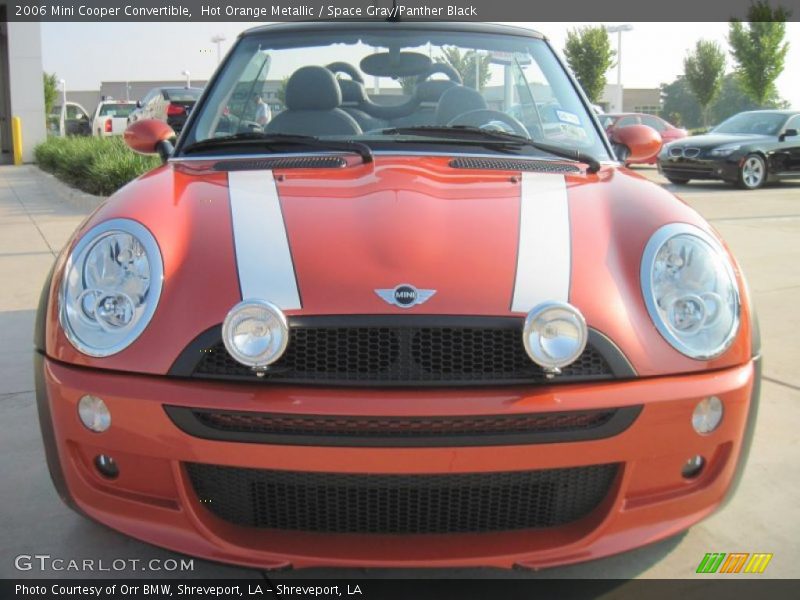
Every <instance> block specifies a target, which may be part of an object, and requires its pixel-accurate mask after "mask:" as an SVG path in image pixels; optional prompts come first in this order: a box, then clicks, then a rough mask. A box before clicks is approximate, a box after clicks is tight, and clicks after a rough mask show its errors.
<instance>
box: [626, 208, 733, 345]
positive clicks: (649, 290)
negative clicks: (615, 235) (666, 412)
mask: <svg viewBox="0 0 800 600" xmlns="http://www.w3.org/2000/svg"><path fill="white" fill-rule="evenodd" d="M641 281H642V292H643V293H644V299H645V303H646V305H647V310H648V312H649V313H650V317H651V318H652V319H653V323H655V325H656V327H657V328H658V330H659V332H660V333H661V335H662V336H664V338H665V339H666V340H667V341H668V342H669V343H670V344H671V345H672V346H673V347H674V348H675V349H676V350H678V351H679V352H681V353H683V354H685V355H686V356H689V357H690V358H694V359H698V360H705V359H709V358H714V357H716V356H719V355H720V354H722V353H723V352H724V351H725V350H727V349H728V347H729V346H730V345H731V343H732V342H733V339H734V338H735V337H736V333H737V332H738V330H739V288H738V286H737V284H736V277H735V276H734V273H733V267H732V266H731V263H730V260H729V259H728V256H727V254H726V253H725V251H724V249H723V248H722V247H721V246H720V244H719V243H718V242H717V241H716V240H715V239H714V238H712V237H711V236H710V235H708V234H707V233H705V232H704V231H702V230H700V229H698V228H697V227H693V226H691V225H688V224H683V223H674V224H671V225H665V226H664V227H661V228H660V229H659V230H658V231H656V232H655V233H654V234H653V236H652V237H651V238H650V241H649V242H648V243H647V246H646V247H645V251H644V256H643V257H642V268H641Z"/></svg>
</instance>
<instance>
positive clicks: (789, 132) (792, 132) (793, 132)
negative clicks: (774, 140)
mask: <svg viewBox="0 0 800 600" xmlns="http://www.w3.org/2000/svg"><path fill="white" fill-rule="evenodd" d="M796 135H797V129H787V130H786V131H784V132H783V133H782V134H781V135H780V137H778V141H779V142H782V141H784V140H785V139H786V138H787V137H794V136H796Z"/></svg>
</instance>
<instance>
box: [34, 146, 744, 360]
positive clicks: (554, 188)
mask: <svg viewBox="0 0 800 600" xmlns="http://www.w3.org/2000/svg"><path fill="white" fill-rule="evenodd" d="M547 165H548V163H544V167H545V170H546V171H548V172H543V173H520V171H517V170H510V169H513V166H512V167H509V170H496V169H485V168H481V167H485V166H486V161H481V160H477V161H475V162H474V163H473V165H471V166H472V167H474V168H455V167H454V166H452V165H451V161H450V159H449V158H447V157H434V156H428V157H416V156H415V157H402V156H380V155H379V156H377V157H376V159H375V162H374V163H371V164H367V165H362V164H360V161H359V160H358V159H353V160H352V161H351V164H349V165H348V166H346V167H343V168H333V169H331V168H326V169H309V168H306V169H281V170H275V171H269V170H265V169H258V167H259V166H260V165H259V164H258V161H253V160H250V161H242V162H238V161H225V162H224V163H214V162H184V163H179V162H174V163H170V164H168V165H167V166H164V167H162V168H160V169H157V170H156V171H153V172H151V173H149V174H147V175H145V176H143V177H142V178H140V179H138V180H136V181H135V182H132V183H131V184H129V185H127V186H126V187H125V188H123V189H122V190H121V191H119V192H118V193H117V194H116V195H115V196H114V197H113V198H112V199H110V200H109V201H108V202H107V203H105V204H104V205H103V206H102V207H101V208H100V209H99V210H97V211H96V212H95V213H94V215H92V217H91V218H90V219H89V220H88V221H87V223H85V224H84V226H83V227H82V228H81V230H79V231H78V232H77V233H76V236H75V238H74V239H73V241H72V242H71V244H70V246H71V245H72V244H74V243H75V241H76V240H77V239H78V238H79V237H80V236H81V235H82V234H83V233H84V232H85V231H87V230H88V229H89V228H90V227H92V226H94V225H96V224H98V223H100V222H102V221H106V220H108V219H112V218H134V219H136V220H138V221H139V222H141V223H142V224H143V225H145V226H146V227H147V228H148V229H150V231H151V232H152V233H153V235H154V236H155V238H156V239H157V240H158V243H159V246H160V249H161V253H162V258H163V262H164V285H163V290H162V295H161V300H160V302H159V306H158V308H157V310H156V312H155V315H154V317H153V319H152V321H151V323H150V324H149V326H148V327H147V329H146V330H145V331H144V333H143V334H142V335H141V337H140V338H139V339H137V341H136V342H135V343H133V344H132V345H131V346H130V347H128V348H126V349H125V350H123V351H122V352H120V353H119V354H116V355H113V356H110V357H107V358H102V359H96V358H90V357H86V356H83V355H80V354H79V353H77V352H76V351H75V350H74V349H73V348H72V347H71V346H70V345H69V343H68V342H67V341H66V339H65V338H64V336H63V333H62V332H61V331H60V328H57V327H55V328H52V327H51V328H49V329H48V338H47V351H48V354H51V355H52V356H55V357H56V358H59V359H61V360H64V361H66V362H76V363H80V364H86V365H91V366H101V367H104V368H114V369H123V370H137V371H142V372H150V373H166V372H168V370H169V368H170V366H171V365H172V363H173V362H174V361H175V360H176V358H177V356H178V355H179V354H180V353H181V352H182V351H183V350H184V349H185V348H186V347H187V345H188V344H189V343H190V342H191V341H192V340H193V339H194V338H195V337H197V336H198V335H199V334H201V333H202V332H204V331H206V330H207V329H209V328H212V327H215V326H218V325H219V324H220V323H221V322H222V320H223V319H224V317H225V315H226V314H227V312H228V311H229V310H230V308H231V307H232V306H234V305H235V304H236V303H237V302H239V301H241V300H242V299H243V298H248V297H261V298H264V299H267V300H270V301H272V302H274V303H276V304H278V305H279V306H281V308H283V309H284V310H285V311H286V313H287V314H288V315H289V316H290V317H292V316H304V315H344V314H359V315H370V314H392V315H414V314H416V315H473V316H518V317H520V318H522V317H524V315H525V314H526V313H527V311H528V310H530V309H531V308H533V306H535V305H537V304H538V303H540V302H543V301H547V300H558V301H565V302H567V301H568V302H570V303H572V304H573V305H575V306H576V307H578V308H579V309H580V310H581V311H582V313H583V314H584V316H585V317H586V320H587V323H588V325H589V326H590V327H592V328H594V329H596V330H597V331H599V332H601V333H603V334H605V335H606V336H607V337H608V338H610V339H611V340H613V342H614V343H616V344H617V345H618V346H619V347H620V348H621V349H622V350H623V352H624V353H625V354H626V356H628V358H629V360H631V362H632V363H633V365H634V367H635V369H636V370H637V372H639V373H640V374H656V373H663V372H665V369H671V370H682V371H694V370H700V369H703V368H709V365H713V366H725V365H726V364H733V363H731V361H733V362H736V361H738V362H739V363H740V362H742V361H743V360H746V359H747V356H746V355H741V356H740V355H739V354H741V353H739V352H736V351H734V350H733V349H732V350H731V351H729V352H728V353H727V354H726V355H724V356H723V357H721V358H720V359H716V360H715V361H692V360H689V359H686V358H684V357H682V356H681V355H679V354H678V353H677V352H675V351H674V350H673V349H672V347H671V346H669V345H668V344H667V343H666V342H665V341H664V340H663V339H662V338H661V337H660V336H659V334H658V332H657V330H656V329H655V327H654V326H653V323H652V321H651V320H650V317H649V315H648V314H647V310H646V308H645V305H644V302H643V299H642V293H641V287H640V283H639V269H640V264H641V256H642V252H643V249H644V246H645V244H646V243H647V241H648V239H649V237H650V236H651V235H652V233H653V232H654V231H655V230H656V229H658V228H659V227H661V226H662V225H664V224H666V223H671V222H685V223H692V224H694V225H696V226H698V227H700V228H702V229H704V230H706V231H710V228H709V226H708V225H707V224H706V223H705V222H704V221H703V220H702V219H701V218H700V217H699V215H697V213H695V212H694V211H693V210H692V209H690V208H689V207H688V206H686V205H685V204H683V203H682V202H680V201H679V200H678V199H676V198H675V197H674V196H672V195H671V194H669V193H668V192H666V191H665V190H663V189H662V188H660V187H658V186H655V185H653V184H652V183H651V182H649V181H647V180H645V179H644V178H642V177H640V176H638V175H636V174H634V173H632V172H630V171H626V170H620V169H617V168H616V167H614V166H610V165H609V166H605V167H604V168H603V169H602V170H601V171H600V172H599V173H597V174H585V173H583V172H576V173H571V174H567V175H565V174H564V173H563V170H564V167H565V166H567V165H565V164H564V163H550V165H553V167H552V168H551V167H548V166H547ZM468 166H470V165H468ZM254 167H255V168H254ZM559 170H561V171H562V172H559ZM712 235H713V232H712ZM68 247H69V246H68ZM64 260H65V253H64V254H62V256H61V257H60V264H62V265H63V262H64ZM56 273H57V275H56V277H55V279H54V283H55V285H54V286H53V287H54V288H57V287H58V280H59V277H60V274H59V273H60V268H57V270H56ZM400 284H409V285H412V286H415V287H416V288H418V289H420V290H432V291H435V293H434V294H433V295H431V296H430V298H429V299H427V301H425V302H424V303H421V304H418V305H416V306H413V307H411V308H401V307H398V306H395V305H393V304H390V303H388V302H387V301H386V300H384V299H383V298H382V297H381V295H380V294H379V293H378V292H379V291H380V290H392V289H393V288H394V287H396V286H398V285H400ZM55 305H56V298H55V295H54V293H53V294H51V300H50V308H49V310H50V311H51V312H50V315H51V321H50V322H55V321H54V320H53V319H55V316H56V315H55V312H54V311H55Z"/></svg>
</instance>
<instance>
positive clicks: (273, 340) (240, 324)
mask: <svg viewBox="0 0 800 600" xmlns="http://www.w3.org/2000/svg"><path fill="white" fill-rule="evenodd" d="M222 341H223V343H224V344H225V348H226V349H227V350H228V352H229V353H230V355H231V356H232V357H233V358H234V359H236V360H237V361H238V362H240V363H242V364H243V365H247V366H248V367H253V368H254V369H263V368H264V367H266V366H268V365H271V364H272V363H274V362H275V361H276V360H278V359H279V358H280V357H281V356H282V355H283V352H284V351H285V350H286V346H287V345H288V344H289V324H288V322H287V321H286V316H285V315H284V314H283V311H282V310H281V309H280V308H278V307H277V306H275V305H274V304H272V303H271V302H267V301H266V300H243V301H242V302H240V303H239V304H237V305H236V306H234V307H233V308H232V309H231V310H230V312H229V313H228V315H227V316H226V317H225V321H224V322H223V323H222Z"/></svg>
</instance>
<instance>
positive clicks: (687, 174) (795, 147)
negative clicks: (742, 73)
mask: <svg viewBox="0 0 800 600" xmlns="http://www.w3.org/2000/svg"><path fill="white" fill-rule="evenodd" d="M798 131H800V111H796V110H754V111H749V112H742V113H739V114H738V115H734V116H733V117H731V118H729V119H727V120H726V121H723V122H722V123H721V124H720V125H717V127H715V128H714V129H712V130H711V131H709V132H708V133H707V134H705V135H695V136H691V137H687V138H683V139H681V140H677V141H675V142H672V143H670V144H665V145H664V147H663V148H662V149H661V152H660V153H659V155H658V170H659V171H660V172H661V173H662V174H663V175H664V177H666V178H667V179H669V180H670V181H671V182H672V183H686V182H688V181H689V180H690V179H722V180H724V181H728V182H730V183H733V184H736V185H737V186H739V187H740V188H743V189H747V190H754V189H757V188H759V187H761V186H762V185H764V184H765V183H766V182H767V181H768V180H769V181H773V180H778V179H789V178H800V135H798Z"/></svg>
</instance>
